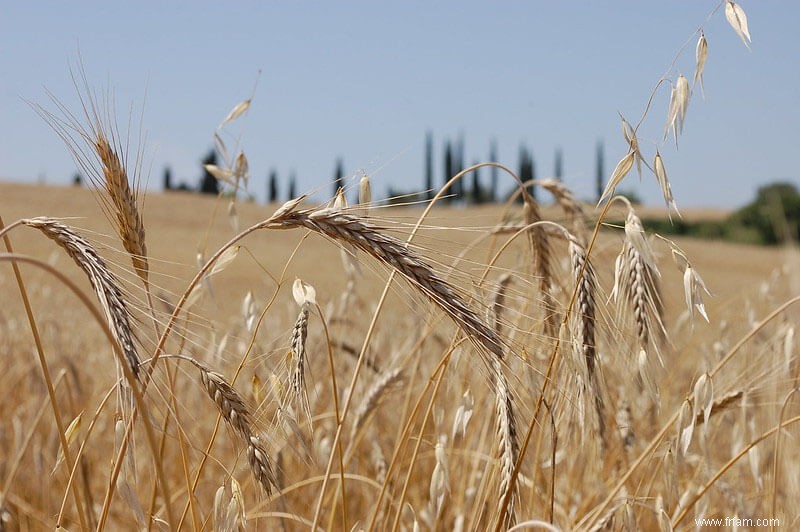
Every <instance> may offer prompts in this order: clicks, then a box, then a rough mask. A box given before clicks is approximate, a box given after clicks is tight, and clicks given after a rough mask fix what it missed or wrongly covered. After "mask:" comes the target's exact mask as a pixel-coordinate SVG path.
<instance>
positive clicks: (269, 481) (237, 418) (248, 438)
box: [163, 354, 280, 495]
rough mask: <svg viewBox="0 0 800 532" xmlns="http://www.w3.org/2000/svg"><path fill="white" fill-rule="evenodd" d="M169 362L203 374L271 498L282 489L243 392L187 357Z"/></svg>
mask: <svg viewBox="0 0 800 532" xmlns="http://www.w3.org/2000/svg"><path fill="white" fill-rule="evenodd" d="M163 356H165V357H168V358H177V359H180V360H185V361H187V362H190V363H191V364H193V365H194V366H195V367H196V368H197V369H198V370H200V380H201V382H202V383H203V388H204V389H205V390H206V393H207V394H208V396H209V397H210V398H211V400H212V401H214V404H215V405H216V406H217V410H219V413H220V415H222V419H224V420H225V423H227V425H228V426H229V427H231V429H233V431H234V432H235V433H236V435H237V436H238V437H239V439H240V440H241V441H242V442H243V443H244V445H245V448H246V449H247V461H248V463H249V464H250V470H251V471H252V473H253V476H254V477H255V479H256V481H257V482H258V484H259V485H260V486H261V487H262V488H263V489H264V491H266V493H267V495H271V494H272V487H273V486H274V487H275V488H276V489H280V487H279V485H278V480H277V477H276V476H275V474H274V472H273V470H272V464H271V463H270V460H269V454H268V453H267V450H266V448H265V447H264V444H263V443H262V442H261V438H259V437H258V436H257V435H256V434H254V433H253V428H252V424H253V416H252V414H251V413H250V410H249V409H248V408H247V405H246V404H245V402H244V400H243V399H242V397H241V395H239V392H237V391H236V389H235V388H234V387H233V386H232V385H231V384H230V383H229V382H228V381H227V379H225V377H224V376H222V375H221V374H219V373H217V372H216V371H212V370H211V369H210V368H208V367H207V366H206V365H205V364H203V363H201V362H199V361H198V360H195V359H194V358H191V357H188V356H185V355H177V354H171V355H163Z"/></svg>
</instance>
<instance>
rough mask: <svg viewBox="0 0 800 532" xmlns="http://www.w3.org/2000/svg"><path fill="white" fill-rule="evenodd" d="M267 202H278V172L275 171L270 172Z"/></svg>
mask: <svg viewBox="0 0 800 532" xmlns="http://www.w3.org/2000/svg"><path fill="white" fill-rule="evenodd" d="M267 201H268V202H269V203H272V202H274V201H278V172H276V171H275V169H272V170H270V171H269V181H268V189H267Z"/></svg>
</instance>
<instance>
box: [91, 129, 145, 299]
mask: <svg viewBox="0 0 800 532" xmlns="http://www.w3.org/2000/svg"><path fill="white" fill-rule="evenodd" d="M95 134H96V135H97V139H96V140H95V141H94V147H95V150H96V151H97V155H98V157H99V158H100V163H101V164H102V167H103V176H104V177H105V183H104V188H105V190H106V192H107V193H108V195H109V198H110V200H111V204H112V205H113V207H114V208H113V214H114V215H115V216H116V222H117V231H118V232H119V236H120V239H121V240H122V245H123V247H124V248H125V251H127V252H128V254H130V256H131V262H133V268H134V270H136V275H138V276H139V278H140V279H141V280H142V282H143V283H144V284H145V285H146V284H147V282H148V281H147V280H148V273H149V266H148V263H147V246H146V244H145V233H144V224H143V223H142V218H141V216H140V215H139V208H138V205H137V197H136V194H134V192H133V191H131V187H130V185H129V184H128V173H127V172H126V170H125V167H124V165H123V164H122V162H121V161H120V158H119V156H118V155H117V153H116V151H115V149H114V147H113V146H111V144H109V142H108V140H107V139H106V137H105V135H104V134H103V133H102V132H101V131H99V130H98V131H96V133H95Z"/></svg>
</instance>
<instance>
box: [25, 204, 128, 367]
mask: <svg viewBox="0 0 800 532" xmlns="http://www.w3.org/2000/svg"><path fill="white" fill-rule="evenodd" d="M22 223H23V224H24V225H27V226H28V227H32V228H34V229H38V230H40V231H41V232H42V233H44V235H46V236H47V237H48V238H50V239H51V240H53V241H54V242H56V243H57V244H58V245H59V246H60V247H61V248H62V249H64V251H66V252H67V254H68V255H69V256H70V257H72V260H74V261H75V263H76V264H77V265H78V266H79V267H80V268H81V269H82V270H83V271H84V273H86V276H87V277H88V278H89V282H90V283H91V284H92V288H93V289H94V292H95V294H96V295H97V299H98V301H99V302H100V306H101V307H102V309H103V314H104V315H105V317H106V320H107V321H108V325H109V328H110V329H111V332H112V333H113V335H114V339H115V340H116V341H117V344H119V347H120V348H121V350H122V353H123V354H124V355H125V359H126V360H127V362H128V365H129V366H130V368H131V371H132V372H133V374H134V375H135V376H136V377H138V376H139V365H140V362H139V355H138V353H137V350H136V345H135V344H134V341H133V332H132V329H131V314H130V311H129V310H128V307H127V305H126V304H125V300H124V299H123V297H122V290H120V288H119V283H118V281H117V278H116V277H115V276H114V274H112V273H111V272H110V271H109V269H108V268H107V267H106V264H105V262H104V261H103V259H102V258H100V255H98V254H97V252H96V251H95V249H94V248H93V247H92V246H91V244H89V242H87V241H86V240H85V239H84V238H83V237H82V236H80V235H79V234H78V233H76V232H75V231H74V230H73V229H72V228H70V227H69V226H67V225H65V224H63V223H61V222H59V221H57V220H54V219H52V218H44V217H39V218H29V219H25V220H22Z"/></svg>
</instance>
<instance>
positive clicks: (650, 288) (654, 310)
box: [612, 209, 666, 351]
mask: <svg viewBox="0 0 800 532" xmlns="http://www.w3.org/2000/svg"><path fill="white" fill-rule="evenodd" d="M614 277H615V283H614V289H613V291H612V297H614V300H615V301H618V300H619V298H621V299H622V303H621V304H622V305H624V306H625V308H627V309H629V311H630V312H631V313H632V314H633V321H634V324H635V327H636V336H637V339H638V342H639V346H640V347H641V348H642V349H645V350H646V349H647V348H648V347H649V346H650V345H652V346H653V347H655V349H656V351H658V348H659V347H660V345H661V344H662V343H663V341H664V340H665V338H666V333H665V330H664V324H663V304H662V301H661V295H660V290H659V285H658V279H659V278H660V273H659V271H658V268H657V267H656V263H655V258H654V257H653V254H652V251H651V250H650V247H649V244H648V243H647V240H646V235H645V233H644V228H643V227H642V224H641V221H640V220H639V217H638V216H636V213H635V212H634V211H633V209H629V210H628V217H627V220H626V221H625V242H624V244H623V247H622V253H621V254H620V256H619V257H618V258H617V264H616V271H615V275H614Z"/></svg>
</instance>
